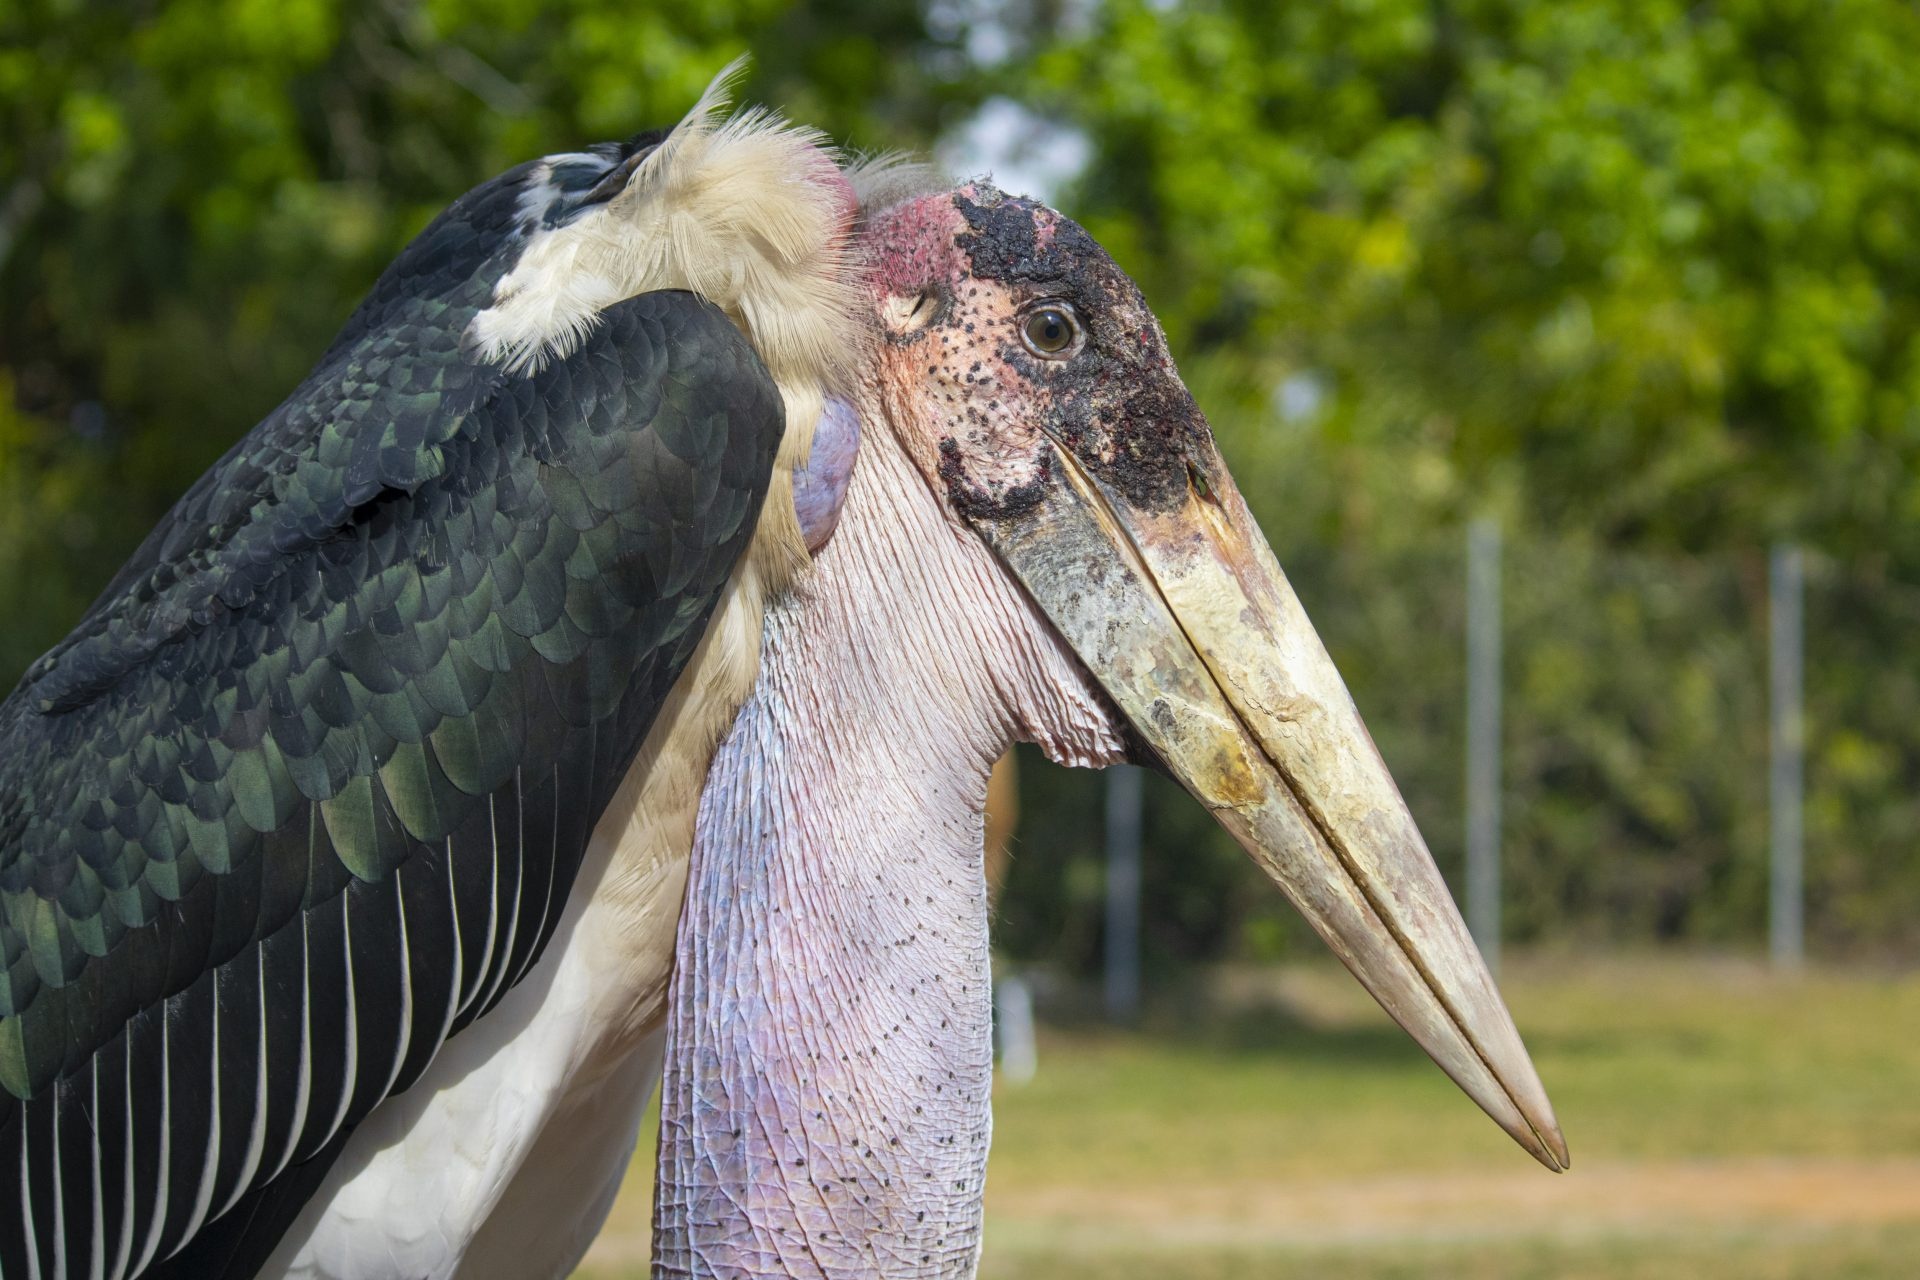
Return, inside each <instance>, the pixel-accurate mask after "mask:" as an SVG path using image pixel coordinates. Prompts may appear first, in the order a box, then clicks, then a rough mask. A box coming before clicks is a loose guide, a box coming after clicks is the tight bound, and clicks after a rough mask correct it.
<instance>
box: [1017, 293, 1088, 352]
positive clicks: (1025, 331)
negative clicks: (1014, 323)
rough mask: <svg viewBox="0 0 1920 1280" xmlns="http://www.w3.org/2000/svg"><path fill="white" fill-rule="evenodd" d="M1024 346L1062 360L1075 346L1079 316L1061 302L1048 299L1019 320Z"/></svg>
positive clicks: (1078, 339)
mask: <svg viewBox="0 0 1920 1280" xmlns="http://www.w3.org/2000/svg"><path fill="white" fill-rule="evenodd" d="M1020 338H1021V340H1022V341H1024V342H1025V343H1026V344H1027V350H1029V351H1031V352H1033V354H1035V355H1037V356H1039V357H1041V358H1042V359H1046V360H1064V359H1066V358H1067V357H1068V356H1070V355H1072V354H1073V353H1074V351H1075V350H1076V349H1078V346H1079V342H1080V318H1079V317H1078V316H1076V315H1074V314H1073V308H1072V307H1069V306H1067V305H1066V304H1065V303H1063V302H1054V303H1048V304H1047V305H1046V306H1043V307H1036V308H1035V309H1034V310H1032V311H1030V312H1028V313H1027V318H1026V319H1025V320H1023V321H1022V322H1021V324H1020Z"/></svg>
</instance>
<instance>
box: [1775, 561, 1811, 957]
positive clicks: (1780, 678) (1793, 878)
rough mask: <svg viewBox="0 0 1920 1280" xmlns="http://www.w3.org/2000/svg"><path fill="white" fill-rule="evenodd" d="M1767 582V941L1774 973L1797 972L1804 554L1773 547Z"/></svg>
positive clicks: (1801, 917) (1802, 946) (1802, 935)
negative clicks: (1769, 824)
mask: <svg viewBox="0 0 1920 1280" xmlns="http://www.w3.org/2000/svg"><path fill="white" fill-rule="evenodd" d="M1767 578H1768V584H1767V587H1768V589H1767V606H1768V607H1767V615H1768V616H1767V624H1768V625H1767V637H1768V645H1767V649H1768V658H1769V662H1768V666H1769V668H1770V671H1769V675H1770V677H1771V679H1770V681H1769V683H1770V685H1771V688H1770V694H1771V696H1770V697H1769V699H1768V711H1769V717H1768V718H1769V721H1770V723H1769V726H1768V728H1769V733H1768V770H1767V784H1768V785H1767V799H1768V803H1769V808H1770V810H1771V818H1772V832H1771V839H1770V841H1769V843H1770V846H1771V854H1772V858H1771V863H1772V877H1771V879H1772V886H1771V887H1772V894H1771V897H1772V910H1771V912H1770V915H1769V920H1768V926H1769V928H1768V934H1769V938H1768V941H1769V944H1770V946H1769V950H1770V952H1771V954H1772V957H1773V963H1774V967H1775V968H1778V969H1798V968H1799V967H1800V965H1801V962H1802V961H1803V960H1804V959H1805V958H1806V926H1805V902H1804V898H1803V896H1802V893H1803V890H1802V878H1803V866H1804V849H1803V845H1802V836H1803V826H1802V822H1801V805H1802V803H1803V801H1804V798H1805V794H1806V776H1805V773H1806V770H1805V755H1806V708H1805V693H1806V690H1805V680H1804V675H1805V647H1806V625H1805V614H1806V611H1805V607H1804V604H1805V595H1806V576H1805V572H1804V569H1803V567H1802V565H1801V559H1800V548H1798V547H1795V546H1790V545H1787V544H1781V545H1778V546H1775V547H1774V549H1773V555H1772V557H1771V564H1770V565H1769V572H1768V575H1767Z"/></svg>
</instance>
